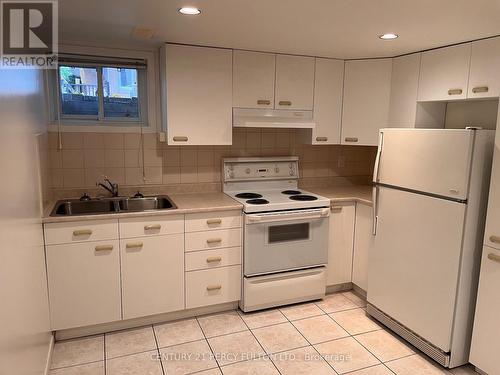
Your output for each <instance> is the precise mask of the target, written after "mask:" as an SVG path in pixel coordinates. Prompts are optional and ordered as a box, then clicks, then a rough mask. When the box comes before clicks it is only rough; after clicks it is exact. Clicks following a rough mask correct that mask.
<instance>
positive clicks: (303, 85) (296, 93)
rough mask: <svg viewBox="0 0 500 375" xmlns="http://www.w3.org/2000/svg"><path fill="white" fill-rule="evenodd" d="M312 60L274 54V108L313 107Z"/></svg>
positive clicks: (308, 108)
mask: <svg viewBox="0 0 500 375" xmlns="http://www.w3.org/2000/svg"><path fill="white" fill-rule="evenodd" d="M314 60H315V59H314V57H303V56H290V55H276V88H275V90H276V91H275V92H276V94H275V106H274V107H275V108H276V109H297V110H312V109H313V91H314Z"/></svg>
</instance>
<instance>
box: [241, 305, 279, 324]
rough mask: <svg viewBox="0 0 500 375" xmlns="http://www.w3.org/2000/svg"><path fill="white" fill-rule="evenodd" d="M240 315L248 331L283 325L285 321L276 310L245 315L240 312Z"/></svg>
mask: <svg viewBox="0 0 500 375" xmlns="http://www.w3.org/2000/svg"><path fill="white" fill-rule="evenodd" d="M240 315H241V318H242V319H243V320H244V321H245V323H246V324H247V326H248V328H250V329H254V328H260V327H265V326H270V325H273V324H278V323H285V322H286V321H287V319H286V318H285V316H284V315H283V314H282V313H281V312H280V311H279V310H277V309H274V310H264V311H257V312H252V313H246V314H245V313H243V312H242V313H240Z"/></svg>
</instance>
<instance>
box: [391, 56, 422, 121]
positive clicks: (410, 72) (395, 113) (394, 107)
mask: <svg viewBox="0 0 500 375" xmlns="http://www.w3.org/2000/svg"><path fill="white" fill-rule="evenodd" d="M420 56H421V54H420V53H415V54H412V55H408V56H401V57H396V58H394V59H392V76H391V99H390V105H389V123H388V125H389V127H391V128H413V127H415V121H416V117H417V92H418V77H419V73H420Z"/></svg>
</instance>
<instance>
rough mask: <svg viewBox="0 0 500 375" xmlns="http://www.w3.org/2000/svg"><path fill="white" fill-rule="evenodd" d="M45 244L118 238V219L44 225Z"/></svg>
mask: <svg viewBox="0 0 500 375" xmlns="http://www.w3.org/2000/svg"><path fill="white" fill-rule="evenodd" d="M44 231H45V244H46V245H56V244H64V243H72V242H88V241H101V240H115V239H118V221H117V220H89V221H80V222H70V223H48V224H45V225H44Z"/></svg>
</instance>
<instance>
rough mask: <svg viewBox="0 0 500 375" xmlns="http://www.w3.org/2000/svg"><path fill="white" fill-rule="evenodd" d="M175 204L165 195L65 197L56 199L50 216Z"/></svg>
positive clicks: (165, 208)
mask: <svg viewBox="0 0 500 375" xmlns="http://www.w3.org/2000/svg"><path fill="white" fill-rule="evenodd" d="M176 208H177V206H176V205H175V204H174V202H172V200H171V199H170V197H168V196H167V195H158V196H152V197H141V198H135V197H134V198H127V197H116V198H97V199H89V200H79V199H66V200H61V201H57V202H56V205H55V207H54V209H53V210H52V212H51V214H50V216H77V215H99V214H114V213H126V212H143V211H154V210H172V209H176Z"/></svg>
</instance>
